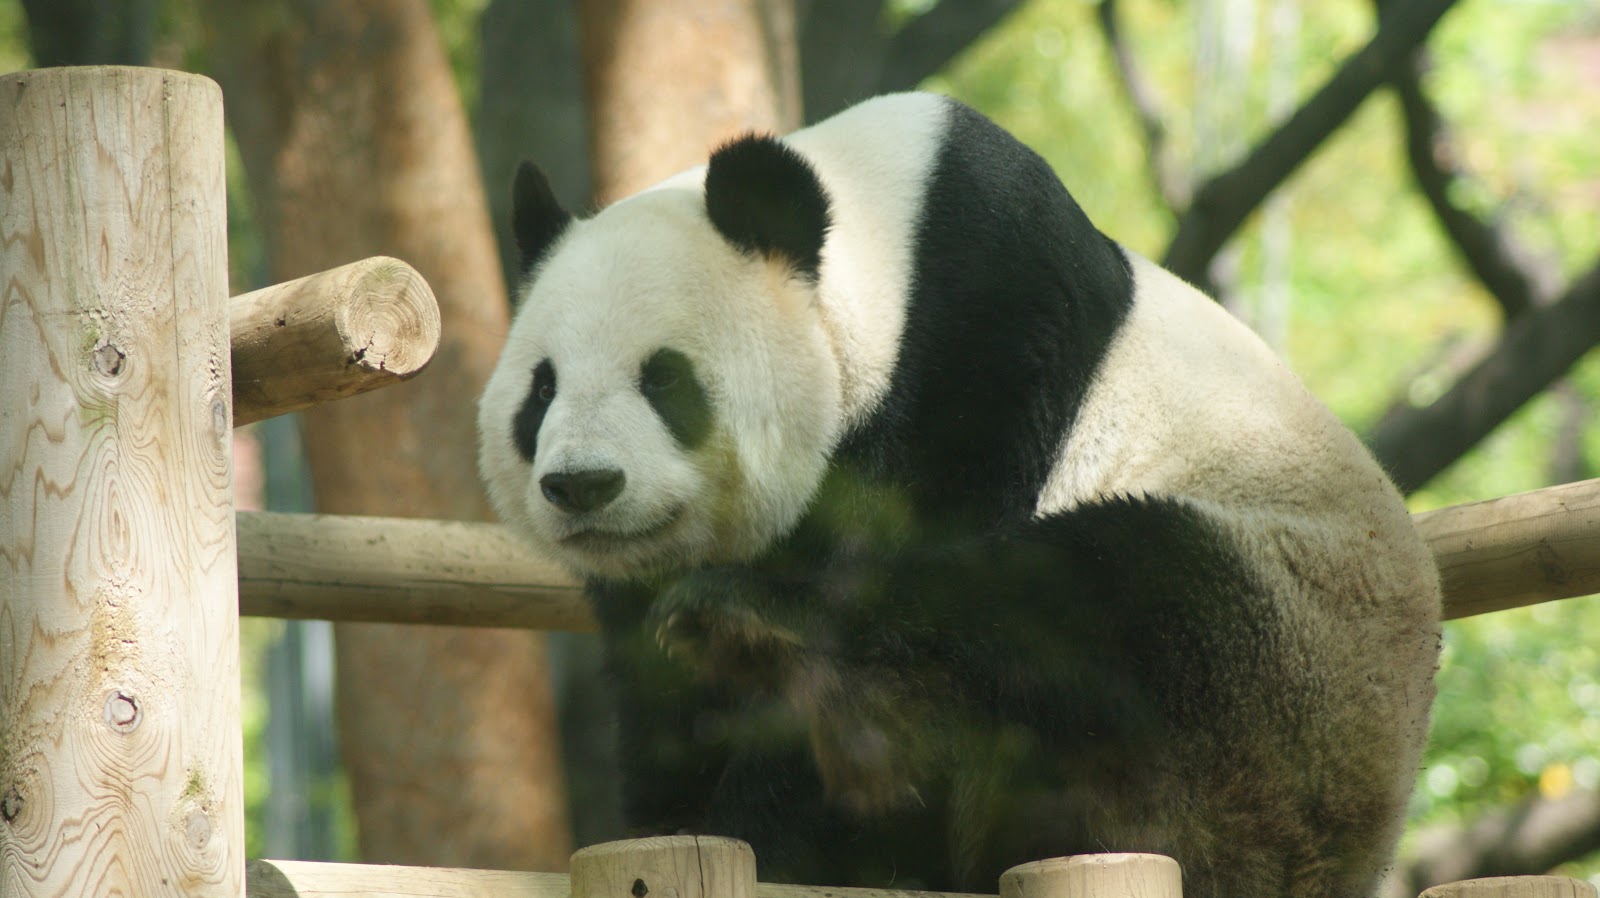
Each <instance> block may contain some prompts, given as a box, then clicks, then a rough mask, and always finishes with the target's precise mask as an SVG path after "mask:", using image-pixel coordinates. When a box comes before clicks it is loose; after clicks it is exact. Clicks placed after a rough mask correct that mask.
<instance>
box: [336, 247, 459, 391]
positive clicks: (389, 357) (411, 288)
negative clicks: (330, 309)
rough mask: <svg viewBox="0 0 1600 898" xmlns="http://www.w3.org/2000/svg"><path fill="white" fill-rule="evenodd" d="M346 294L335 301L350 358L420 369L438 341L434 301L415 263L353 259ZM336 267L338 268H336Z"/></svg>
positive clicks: (399, 370) (381, 366) (394, 368)
mask: <svg viewBox="0 0 1600 898" xmlns="http://www.w3.org/2000/svg"><path fill="white" fill-rule="evenodd" d="M347 267H353V268H354V269H355V270H354V271H352V272H351V275H352V282H351V283H350V285H349V288H348V289H349V291H350V300H349V301H348V302H343V303H340V304H339V305H338V306H336V307H335V313H334V314H335V317H336V319H337V320H336V323H337V326H338V328H339V332H340V333H341V334H343V335H344V336H345V342H346V343H347V344H348V345H350V346H353V347H356V348H355V349H354V350H353V351H352V352H351V359H350V363H351V364H358V365H361V366H362V367H365V368H373V369H376V370H382V371H388V372H390V373H391V374H395V375H401V376H403V375H407V374H413V373H415V372H417V371H420V370H421V369H422V368H423V366H425V365H427V364H428V361H429V360H430V359H432V358H433V353H434V351H435V350H436V349H437V348H438V346H439V304H438V302H437V301H436V300H435V299H434V297H433V289H432V288H431V287H429V286H428V282H427V281H426V280H424V279H423V277H422V275H421V274H418V273H417V270H416V269H415V268H412V267H411V266H410V265H408V264H406V263H405V262H402V261H400V260H399V259H394V258H390V257H388V256H375V257H373V258H371V259H364V260H362V261H360V262H356V263H352V266H347ZM335 270H336V271H338V270H341V269H335Z"/></svg>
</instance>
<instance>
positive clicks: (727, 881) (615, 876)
mask: <svg viewBox="0 0 1600 898" xmlns="http://www.w3.org/2000/svg"><path fill="white" fill-rule="evenodd" d="M571 869H572V874H571V875H572V896H573V898H646V896H650V895H654V896H655V898H755V894H756V856H755V852H753V851H751V849H750V846H749V845H748V844H746V843H744V842H741V841H739V840H738V839H729V838H724V837H721V836H658V837H655V838H649V839H626V840H623V841H619V842H605V843H602V844H599V845H591V846H590V847H588V848H582V849H579V850H578V851H576V852H574V853H573V855H572V868H571Z"/></svg>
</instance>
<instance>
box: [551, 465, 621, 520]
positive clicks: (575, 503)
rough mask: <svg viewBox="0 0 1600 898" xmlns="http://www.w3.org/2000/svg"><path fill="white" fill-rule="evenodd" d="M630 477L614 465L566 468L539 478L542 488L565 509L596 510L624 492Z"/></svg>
mask: <svg viewBox="0 0 1600 898" xmlns="http://www.w3.org/2000/svg"><path fill="white" fill-rule="evenodd" d="M625 483H627V477H625V476H624V475H623V473H622V472H621V471H619V470H617V469H615V468H597V469H593V470H588V471H563V472H559V473H554V474H546V475H544V476H543V477H541V478H539V488H540V490H541V491H542V492H543V493H544V497H545V498H546V499H547V500H549V502H550V504H551V505H554V506H555V507H557V508H559V509H561V510H562V511H572V512H580V511H594V510H595V509H597V508H600V507H601V506H603V505H605V504H606V503H607V502H610V501H611V500H612V499H615V498H617V496H619V495H621V493H622V487H623V484H625Z"/></svg>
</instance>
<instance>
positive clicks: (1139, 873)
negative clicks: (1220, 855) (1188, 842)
mask: <svg viewBox="0 0 1600 898" xmlns="http://www.w3.org/2000/svg"><path fill="white" fill-rule="evenodd" d="M1182 896H1183V875H1182V872H1181V870H1180V868H1179V867H1178V862H1177V861H1175V860H1173V859H1172V858H1170V857H1167V856H1166V855H1162V854H1080V855H1075V856H1073V857H1057V858H1050V859H1048V860H1042V861H1034V862H1033V863H1030V864H1022V865H1020V866H1017V867H1012V868H1011V869H1010V870H1007V871H1006V872H1004V873H1002V874H1000V898H1182Z"/></svg>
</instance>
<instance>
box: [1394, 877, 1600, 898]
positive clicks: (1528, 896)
mask: <svg viewBox="0 0 1600 898" xmlns="http://www.w3.org/2000/svg"><path fill="white" fill-rule="evenodd" d="M1596 895H1600V890H1596V889H1595V887H1594V885H1593V884H1591V883H1588V882H1585V881H1583V880H1581V879H1572V878H1570V877H1566V876H1491V877H1488V878H1485V879H1463V880H1460V881H1459V882H1447V883H1445V884H1443V885H1437V886H1434V887H1433V888H1431V889H1427V890H1425V891H1424V892H1423V893H1422V894H1421V895H1420V896H1419V898H1596Z"/></svg>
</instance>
